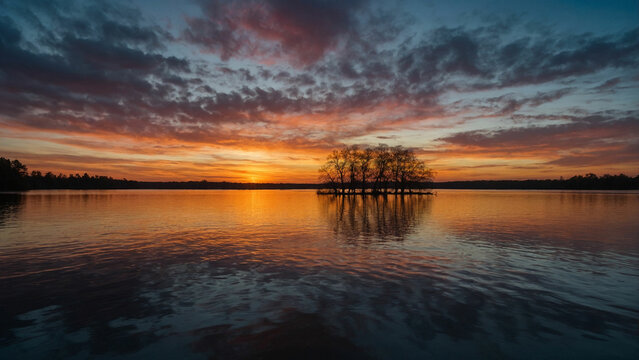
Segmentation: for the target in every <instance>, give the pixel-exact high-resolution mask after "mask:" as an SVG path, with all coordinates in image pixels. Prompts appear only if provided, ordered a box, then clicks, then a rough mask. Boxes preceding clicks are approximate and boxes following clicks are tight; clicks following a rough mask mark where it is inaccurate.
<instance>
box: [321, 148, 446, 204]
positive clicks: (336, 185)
mask: <svg viewBox="0 0 639 360" xmlns="http://www.w3.org/2000/svg"><path fill="white" fill-rule="evenodd" d="M319 172H320V181H321V182H322V184H323V185H324V187H325V188H327V189H330V191H331V192H332V193H333V194H366V193H367V192H370V193H371V194H387V193H390V192H393V193H395V194H397V193H402V194H403V193H404V192H405V191H408V192H409V193H412V192H413V189H425V188H430V187H432V186H431V185H432V179H433V172H432V171H431V170H430V169H429V168H427V167H426V165H425V164H424V162H423V161H421V160H419V159H418V158H417V156H416V155H415V153H414V151H413V150H411V149H406V148H404V147H401V146H396V147H388V146H385V145H380V146H377V147H374V148H371V147H367V148H363V149H360V148H359V147H357V146H348V147H344V148H342V149H340V150H333V151H332V152H331V154H330V155H328V157H327V158H326V163H325V164H324V165H323V166H322V167H321V168H320V169H319Z"/></svg>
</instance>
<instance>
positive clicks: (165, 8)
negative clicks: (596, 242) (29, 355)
mask: <svg viewBox="0 0 639 360" xmlns="http://www.w3.org/2000/svg"><path fill="white" fill-rule="evenodd" d="M176 3H177V2H174V1H166V0H162V1H160V0H154V1H151V0H148V1H143V0H139V1H100V2H98V1H95V2H92V1H45V0H42V1H35V0H34V1H31V0H28V1H23V0H15V1H3V0H0V156H3V157H9V158H12V159H14V158H17V159H19V160H21V161H22V162H23V163H26V164H27V165H28V166H29V169H30V170H41V171H43V172H46V171H52V172H54V173H60V172H62V173H71V172H72V173H76V172H78V173H84V172H88V173H89V174H100V175H109V176H113V177H117V178H122V177H126V178H129V179H137V180H202V179H206V180H209V181H224V180H225V181H241V182H316V181H317V168H318V166H319V165H320V164H321V163H322V162H323V160H324V158H325V157H326V155H327V153H328V152H329V151H330V149H332V148H336V147H340V146H343V145H345V144H361V145H367V144H368V145H376V144H379V143H385V144H388V145H404V146H406V147H412V148H414V149H415V151H416V152H417V153H418V154H419V156H420V158H422V159H423V160H425V161H426V163H427V164H428V165H429V166H430V167H431V168H433V169H434V170H435V171H436V172H437V177H436V181H447V180H472V179H528V178H537V179H538V178H558V177H559V176H564V177H569V176H572V175H576V174H584V173H587V172H594V173H597V174H600V175H601V174H604V173H619V172H623V173H626V174H628V175H632V176H635V175H637V174H638V173H639V1H635V0H632V1H622V0H617V1H587V0H573V1H564V0H551V1H486V2H478V1H452V0H451V1H400V2H397V3H394V2H391V1H359V0H355V1H337V0H336V1H318V0H314V1H297V0H271V1H204V0H202V1H185V2H183V4H180V5H177V4H176Z"/></svg>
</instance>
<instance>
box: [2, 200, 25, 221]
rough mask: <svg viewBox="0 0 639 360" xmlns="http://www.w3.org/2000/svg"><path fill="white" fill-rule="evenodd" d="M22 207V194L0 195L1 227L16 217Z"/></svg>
mask: <svg viewBox="0 0 639 360" xmlns="http://www.w3.org/2000/svg"><path fill="white" fill-rule="evenodd" d="M21 205H22V195H21V194H0V226H2V225H3V224H4V223H5V221H7V219H9V218H11V217H12V216H14V215H15V214H16V213H17V212H18V210H19V209H20V206H21Z"/></svg>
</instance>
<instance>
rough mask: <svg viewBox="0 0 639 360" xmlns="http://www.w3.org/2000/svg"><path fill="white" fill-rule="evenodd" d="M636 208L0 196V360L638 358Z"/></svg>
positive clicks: (164, 195)
mask: <svg viewBox="0 0 639 360" xmlns="http://www.w3.org/2000/svg"><path fill="white" fill-rule="evenodd" d="M638 356H639V193H637V192H629V193H597V192H554V191H543V192H542V191H452V190H450V191H445V190H442V191H439V195H438V196H437V197H418V196H413V197H404V198H403V199H402V198H397V199H396V198H394V197H389V198H388V199H383V198H378V199H375V198H372V197H369V198H366V199H363V198H361V197H360V198H355V199H348V198H347V199H343V198H340V199H335V198H333V197H330V196H317V195H315V193H314V192H313V191H292V190H289V191H267V190H261V191H154V190H150V191H127V190H124V191H86V192H85V191H45V192H29V193H26V194H22V195H19V194H13V195H10V194H3V195H0V358H2V359H31V358H41V359H52V358H87V357H90V358H98V359H99V358H111V357H118V358H180V359H191V358H193V359H201V358H213V359H216V358H221V359H225V358H253V357H261V358H282V357H294V358H322V359H326V358H336V357H338V358H339V357H342V358H406V359H412V358H414V359H424V358H436V359H437V358H457V359H459V358H469V357H470V358H484V359H508V358H513V359H541V358H564V359H617V358H619V359H636V358H639V357H638Z"/></svg>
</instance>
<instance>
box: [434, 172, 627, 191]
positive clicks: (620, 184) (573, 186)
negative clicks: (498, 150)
mask: <svg viewBox="0 0 639 360" xmlns="http://www.w3.org/2000/svg"><path fill="white" fill-rule="evenodd" d="M434 187H435V188H437V189H531V190H532V189H537V190H637V189H639V175H637V176H635V177H634V178H633V177H630V176H627V175H624V174H619V175H610V174H605V175H602V176H597V175H595V174H592V173H589V174H586V175H577V176H573V177H571V178H569V179H563V178H561V179H546V180H476V181H448V182H441V183H435V185H434Z"/></svg>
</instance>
